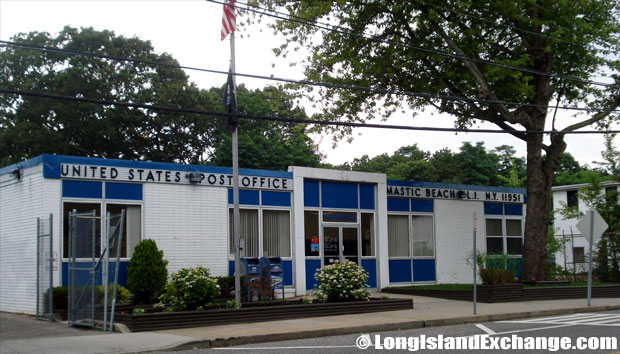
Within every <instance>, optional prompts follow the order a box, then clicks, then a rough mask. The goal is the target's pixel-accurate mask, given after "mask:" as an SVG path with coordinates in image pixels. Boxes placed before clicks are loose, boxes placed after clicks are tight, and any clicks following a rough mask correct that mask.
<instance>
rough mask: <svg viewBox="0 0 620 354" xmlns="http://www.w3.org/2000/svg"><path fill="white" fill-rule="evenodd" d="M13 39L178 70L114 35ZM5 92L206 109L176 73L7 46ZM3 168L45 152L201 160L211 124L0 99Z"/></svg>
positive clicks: (0, 80)
mask: <svg viewBox="0 0 620 354" xmlns="http://www.w3.org/2000/svg"><path fill="white" fill-rule="evenodd" d="M13 41H15V42H19V43H23V44H27V45H28V44H29V45H35V46H50V47H57V48H61V49H66V50H73V51H84V52H93V53H96V54H103V55H110V56H118V57H130V58H136V59H142V60H145V61H152V62H158V63H164V64H170V65H178V63H177V62H176V60H174V59H173V58H172V57H171V56H170V55H168V54H157V53H155V52H154V51H153V47H152V46H151V44H150V42H149V41H143V40H140V39H138V38H126V37H123V36H116V35H115V34H114V32H111V31H107V30H105V31H95V30H94V29H92V28H81V29H80V30H78V29H75V28H71V27H65V28H64V29H63V30H62V31H61V32H60V33H59V34H58V36H56V37H52V36H51V35H50V34H49V33H45V32H31V33H28V34H23V33H21V34H18V35H16V36H15V37H13ZM0 61H2V62H3V63H4V65H3V69H2V70H1V71H0V86H1V87H3V88H7V89H15V90H23V91H33V92H45V93H52V94H57V95H63V96H72V97H86V98H94V99H100V100H113V101H122V102H141V103H149V104H153V105H161V106H172V107H183V108H190V109H205V106H204V103H203V101H204V100H203V98H202V95H201V92H200V90H199V89H198V88H196V87H195V86H194V85H193V84H190V83H188V78H187V75H186V74H185V73H184V72H183V70H181V69H179V68H173V67H166V66H148V65H144V64H139V63H134V62H129V61H124V62H123V61H116V60H110V59H101V58H94V57H87V56H81V55H75V56H72V55H67V54H63V53H54V52H39V51H33V50H31V49H26V48H17V47H7V48H5V50H4V51H3V52H2V53H0ZM0 114H1V118H0V151H2V154H1V156H2V161H0V162H1V163H2V164H3V165H5V164H8V163H13V162H17V161H20V160H22V159H25V158H30V157H33V156H36V155H38V154H42V153H57V154H68V155H80V156H96V157H110V158H126V159H146V160H152V161H175V162H196V161H198V160H199V159H200V157H201V155H202V151H204V150H205V147H206V146H208V145H209V144H210V139H211V135H210V134H211V131H212V129H213V127H212V125H213V122H214V120H213V119H211V120H208V119H204V118H199V117H198V116H196V115H191V114H182V113H171V112H155V111H147V110H143V109H136V108H127V107H120V106H110V105H108V106H103V105H99V104H94V103H79V102H69V101H64V100H51V99H45V98H37V97H28V96H22V97H20V96H16V95H8V94H5V95H2V96H0Z"/></svg>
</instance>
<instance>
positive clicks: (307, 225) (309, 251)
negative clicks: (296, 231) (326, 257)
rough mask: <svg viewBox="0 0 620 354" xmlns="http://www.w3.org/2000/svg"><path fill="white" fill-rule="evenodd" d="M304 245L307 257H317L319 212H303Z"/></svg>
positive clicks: (318, 247)
mask: <svg viewBox="0 0 620 354" xmlns="http://www.w3.org/2000/svg"><path fill="white" fill-rule="evenodd" d="M304 245H305V249H306V256H307V257H317V256H319V249H320V244H319V212H318V211H315V210H306V211H304Z"/></svg>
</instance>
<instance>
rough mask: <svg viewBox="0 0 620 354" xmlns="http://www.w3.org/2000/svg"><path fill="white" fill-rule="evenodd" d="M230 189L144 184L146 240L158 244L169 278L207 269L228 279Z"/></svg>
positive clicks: (144, 234) (143, 236)
mask: <svg viewBox="0 0 620 354" xmlns="http://www.w3.org/2000/svg"><path fill="white" fill-rule="evenodd" d="M227 206H228V191H227V188H219V187H205V186H196V185H189V186H188V185H170V184H156V183H146V184H144V212H143V215H144V233H143V235H142V238H143V239H146V238H150V239H153V240H155V242H157V247H158V248H159V249H160V250H163V251H164V259H166V260H168V274H171V273H172V272H174V271H177V270H179V269H181V268H187V267H195V266H199V265H201V266H204V267H207V268H209V269H210V270H211V274H212V275H217V276H222V275H228V213H227V210H228V207H227Z"/></svg>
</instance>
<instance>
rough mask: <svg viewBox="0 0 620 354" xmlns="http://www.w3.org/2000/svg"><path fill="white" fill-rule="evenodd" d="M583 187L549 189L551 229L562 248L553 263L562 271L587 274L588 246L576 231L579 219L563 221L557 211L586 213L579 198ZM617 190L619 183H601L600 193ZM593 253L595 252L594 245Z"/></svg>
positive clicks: (577, 230) (619, 186)
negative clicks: (552, 213) (552, 220)
mask: <svg viewBox="0 0 620 354" xmlns="http://www.w3.org/2000/svg"><path fill="white" fill-rule="evenodd" d="M585 186H587V184H572V185H566V186H556V187H552V188H551V191H552V193H553V210H554V211H555V213H554V215H555V220H554V223H553V228H554V232H555V237H556V239H558V240H559V241H561V242H562V248H561V249H560V251H559V252H557V253H556V254H555V263H556V264H557V265H559V266H561V267H562V268H563V269H564V270H566V271H569V272H572V271H574V272H575V273H582V272H587V270H588V268H587V260H588V253H589V247H590V244H589V242H588V240H586V239H585V238H584V237H583V234H582V233H581V231H579V229H577V223H578V222H579V220H580V219H579V218H573V219H565V218H564V217H563V216H562V215H561V214H560V213H558V212H557V210H558V209H562V208H563V206H564V205H567V206H569V207H571V208H576V209H577V210H578V211H580V212H582V213H583V212H586V211H587V210H588V209H589V208H588V206H587V205H586V204H585V202H584V201H583V200H582V198H581V197H580V196H579V190H580V189H581V188H583V187H585ZM619 188H620V182H616V181H605V182H601V193H605V194H609V193H611V192H616V193H618V189H619ZM616 195H617V194H616ZM594 251H596V245H594Z"/></svg>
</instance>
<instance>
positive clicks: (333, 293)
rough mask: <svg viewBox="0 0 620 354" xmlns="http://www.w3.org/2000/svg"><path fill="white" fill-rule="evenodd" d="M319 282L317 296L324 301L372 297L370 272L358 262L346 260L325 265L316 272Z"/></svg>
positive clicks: (357, 299) (315, 275) (359, 299)
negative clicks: (369, 284) (369, 285)
mask: <svg viewBox="0 0 620 354" xmlns="http://www.w3.org/2000/svg"><path fill="white" fill-rule="evenodd" d="M314 279H316V280H317V281H318V282H319V285H318V286H317V287H315V289H316V290H318V293H317V298H318V299H319V301H322V302H341V301H365V300H368V298H369V297H370V292H369V291H368V289H366V288H368V284H366V281H367V280H368V273H367V272H366V271H365V270H364V269H363V268H362V267H360V266H358V265H357V264H355V263H353V262H351V261H348V260H345V261H344V262H342V263H339V262H336V263H334V264H331V265H328V266H325V267H323V268H321V269H319V270H317V272H316V273H315V274H314Z"/></svg>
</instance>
